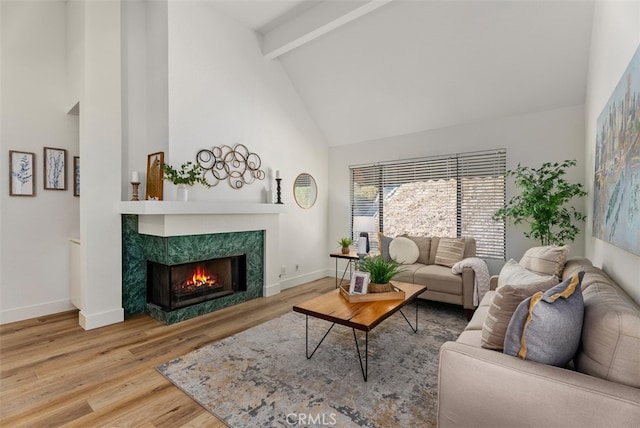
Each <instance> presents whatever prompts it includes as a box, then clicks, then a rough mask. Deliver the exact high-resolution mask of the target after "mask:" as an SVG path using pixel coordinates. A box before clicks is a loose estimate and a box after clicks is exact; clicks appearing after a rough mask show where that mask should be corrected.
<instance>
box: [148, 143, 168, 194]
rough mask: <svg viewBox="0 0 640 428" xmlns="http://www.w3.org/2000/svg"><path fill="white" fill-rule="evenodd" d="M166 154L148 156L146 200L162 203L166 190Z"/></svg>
mask: <svg viewBox="0 0 640 428" xmlns="http://www.w3.org/2000/svg"><path fill="white" fill-rule="evenodd" d="M163 165H164V152H158V153H151V154H150V155H149V156H147V190H146V195H145V199H146V200H148V201H161V200H162V190H163V189H164V186H163V185H164V181H163V171H162V166H163Z"/></svg>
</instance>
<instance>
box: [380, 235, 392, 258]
mask: <svg viewBox="0 0 640 428" xmlns="http://www.w3.org/2000/svg"><path fill="white" fill-rule="evenodd" d="M391 241H393V238H392V237H390V236H384V235H383V234H382V233H380V232H378V249H379V251H380V255H381V256H382V258H383V259H385V260H387V261H389V260H391V256H390V255H389V244H391Z"/></svg>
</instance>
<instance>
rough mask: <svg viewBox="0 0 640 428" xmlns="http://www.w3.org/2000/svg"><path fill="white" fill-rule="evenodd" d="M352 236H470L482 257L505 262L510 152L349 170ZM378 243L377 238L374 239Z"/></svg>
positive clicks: (400, 162) (456, 155)
mask: <svg viewBox="0 0 640 428" xmlns="http://www.w3.org/2000/svg"><path fill="white" fill-rule="evenodd" d="M350 170H351V217H352V223H351V226H352V229H351V231H352V237H353V238H354V239H357V237H358V236H359V234H360V232H369V233H372V232H376V231H378V230H380V231H382V232H383V233H385V234H386V235H388V236H396V235H399V234H403V233H406V234H409V235H415V236H472V237H474V238H476V241H477V250H476V254H477V256H478V257H485V258H500V259H504V257H505V226H504V222H495V221H494V220H493V219H492V218H491V217H492V216H493V213H495V212H496V211H497V210H498V209H499V208H501V207H503V206H504V204H505V179H504V175H505V171H506V151H505V150H504V149H500V150H492V151H486V152H474V153H463V154H455V155H449V156H440V157H431V158H422V159H411V160H406V161H396V162H385V163H380V164H375V165H358V166H351V167H350ZM370 241H371V242H372V244H375V243H376V242H375V239H370Z"/></svg>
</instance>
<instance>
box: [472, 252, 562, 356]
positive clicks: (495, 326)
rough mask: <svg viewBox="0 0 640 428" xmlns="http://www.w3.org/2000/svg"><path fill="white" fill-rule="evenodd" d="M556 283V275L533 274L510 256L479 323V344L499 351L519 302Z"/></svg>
mask: <svg viewBox="0 0 640 428" xmlns="http://www.w3.org/2000/svg"><path fill="white" fill-rule="evenodd" d="M557 284H558V277H556V276H554V275H549V276H542V275H538V274H535V273H533V272H531V271H529V270H527V269H525V268H523V267H522V266H520V265H519V264H518V262H516V261H515V260H513V259H511V260H509V261H508V262H507V263H506V264H505V265H504V266H503V268H502V270H501V271H500V275H499V276H498V287H497V288H496V292H495V294H494V295H493V299H492V300H491V304H490V305H489V310H488V311H487V316H486V317H485V319H484V323H483V324H482V342H481V346H482V347H483V348H487V349H494V350H496V351H502V349H503V346H504V337H505V334H506V333H507V327H508V326H509V321H510V320H511V316H512V315H513V312H514V311H515V310H516V308H517V307H518V305H519V304H520V302H522V301H523V300H524V299H526V298H527V297H530V296H532V295H533V294H534V293H536V292H537V291H546V290H548V289H550V288H551V287H553V286H555V285H557Z"/></svg>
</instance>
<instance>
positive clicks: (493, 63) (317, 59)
mask: <svg viewBox="0 0 640 428" xmlns="http://www.w3.org/2000/svg"><path fill="white" fill-rule="evenodd" d="M216 5H217V7H219V8H220V9H221V10H222V11H223V12H224V13H226V14H228V15H229V16H230V17H232V18H234V19H236V20H238V21H239V22H241V23H243V24H244V25H246V26H247V27H249V28H251V29H253V30H255V31H256V33H258V34H259V35H260V37H261V39H262V42H263V53H264V55H265V58H266V59H267V60H271V61H280V62H281V64H282V66H283V67H284V69H285V71H286V72H287V73H288V75H289V76H290V78H291V81H292V82H293V85H294V86H295V88H296V89H297V91H298V92H299V94H300V96H301V97H302V100H303V101H304V103H305V105H306V106H307V108H308V110H309V113H310V114H311V116H312V117H313V119H314V120H315V121H316V123H317V124H318V126H319V128H320V130H321V131H322V132H323V133H324V135H325V137H326V139H327V141H328V143H329V145H342V144H351V143H356V142H361V141H366V140H372V139H377V138H384V137H390V136H394V135H401V134H407V133H412V132H418V131H423V130H428V129H434V128H440V127H447V126H453V125H457V124H462V123H471V122H477V121H482V120H489V119H492V118H498V117H504V116H510V115H518V114H526V113H532V112H539V111H544V110H551V109H556V108H562V107H568V106H574V105H579V104H582V103H584V100H585V91H586V84H587V69H588V60H589V46H590V40H591V26H592V16H593V1H520V0H513V1H478V0H476V1H434V0H357V1H349V0H347V1H340V0H327V1H319V0H279V1H278V0H273V1H272V0H261V1H260V0H256V1H242V0H241V1H238V0H236V1H225V0H222V1H220V0H218V1H216Z"/></svg>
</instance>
